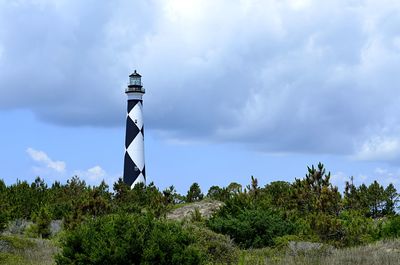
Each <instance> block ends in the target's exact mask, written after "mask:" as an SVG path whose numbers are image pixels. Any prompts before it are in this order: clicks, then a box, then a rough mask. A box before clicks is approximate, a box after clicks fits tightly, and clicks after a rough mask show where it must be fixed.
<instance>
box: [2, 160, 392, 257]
mask: <svg viewBox="0 0 400 265" xmlns="http://www.w3.org/2000/svg"><path fill="white" fill-rule="evenodd" d="M330 178H331V175H330V173H329V172H326V170H325V168H324V166H323V164H321V163H319V164H318V165H317V166H316V167H314V166H311V167H308V170H307V173H306V175H305V177H304V178H302V179H295V181H293V182H291V183H290V182H284V181H276V182H271V183H269V184H267V185H265V186H264V187H260V186H259V184H258V180H257V179H256V178H254V177H252V178H251V183H250V184H249V185H247V186H246V187H242V186H241V185H240V184H238V183H231V184H229V185H228V186H227V187H218V186H212V187H211V188H210V189H209V190H208V192H207V194H205V195H204V194H203V193H202V191H201V189H200V186H199V185H198V184H197V183H194V184H193V185H192V186H191V187H190V189H189V190H188V191H187V193H186V194H185V195H181V194H179V193H177V192H176V190H175V188H174V187H173V186H171V187H169V188H167V189H165V190H162V191H160V190H159V189H158V188H157V187H156V186H155V185H154V184H153V183H150V184H149V185H147V186H144V185H142V184H139V185H136V186H135V187H134V188H133V189H130V188H129V187H128V186H127V185H125V184H124V183H123V181H122V180H121V179H119V180H118V181H117V182H116V183H114V185H113V187H112V189H110V188H109V187H108V186H107V185H106V183H104V182H102V183H101V184H100V185H98V186H89V185H87V184H86V183H85V182H84V181H83V180H81V179H79V178H78V177H73V178H71V179H70V180H68V181H67V183H66V184H61V183H60V182H54V183H53V184H52V185H51V186H48V185H47V184H46V183H45V182H44V180H43V179H41V178H36V180H35V181H34V182H33V183H31V184H29V183H27V182H26V181H17V183H15V184H12V185H10V186H7V185H5V183H4V181H2V180H0V229H5V228H6V227H7V224H8V223H9V222H10V221H12V220H16V219H27V220H32V221H33V222H34V225H33V227H31V228H30V231H31V233H32V232H33V233H34V234H36V235H37V236H41V237H48V236H49V235H50V230H49V224H50V222H51V220H56V219H57V220H62V221H63V227H64V229H65V231H67V232H65V235H64V237H63V239H62V246H63V251H62V253H61V254H60V255H59V256H58V257H57V263H58V264H204V263H207V262H211V263H212V262H219V263H223V264H230V262H233V261H234V260H235V258H236V257H237V256H236V254H237V253H236V252H235V248H237V247H239V248H243V249H247V248H262V247H281V246H285V245H286V244H287V243H288V242H289V241H312V242H324V243H327V244H331V245H334V246H336V247H345V246H354V245H360V244H366V243H370V242H373V241H376V240H380V239H383V238H389V237H397V236H399V235H400V217H399V216H398V214H397V209H398V203H399V194H398V193H397V191H396V189H395V187H394V186H393V185H392V184H390V185H388V186H387V187H383V186H382V185H381V184H379V183H378V182H377V181H374V182H373V183H371V184H370V185H368V186H367V185H365V184H361V185H359V186H356V185H354V184H353V180H352V178H350V179H349V181H348V182H346V185H345V190H344V192H343V194H342V193H340V192H339V191H338V188H337V187H335V186H333V185H332V183H331V180H330ZM203 199H208V200H218V201H222V202H224V206H223V207H222V208H221V209H220V210H219V211H217V212H216V213H215V214H214V215H213V216H212V217H211V218H210V219H208V220H205V219H204V218H202V216H201V214H200V213H199V212H198V211H196V212H194V213H193V214H192V217H191V218H190V220H188V222H183V223H182V222H180V223H179V222H173V221H168V220H166V218H165V216H166V214H167V212H169V211H170V210H171V209H174V208H177V207H179V205H181V204H185V203H190V202H195V201H200V200H203ZM228 236H229V238H231V239H233V242H234V244H235V245H231V241H230V240H229V238H228ZM182 253H185V254H182ZM235 253H236V254H235Z"/></svg>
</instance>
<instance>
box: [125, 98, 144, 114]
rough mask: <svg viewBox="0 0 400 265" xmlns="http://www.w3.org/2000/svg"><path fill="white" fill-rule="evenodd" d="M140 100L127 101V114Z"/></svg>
mask: <svg viewBox="0 0 400 265" xmlns="http://www.w3.org/2000/svg"><path fill="white" fill-rule="evenodd" d="M140 101H141V100H137V99H131V100H128V113H129V112H131V110H132V109H133V108H134V107H135V106H136V104H137V103H138V102H140Z"/></svg>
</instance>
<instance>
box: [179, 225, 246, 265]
mask: <svg viewBox="0 0 400 265" xmlns="http://www.w3.org/2000/svg"><path fill="white" fill-rule="evenodd" d="M186 229H187V230H188V231H189V232H190V233H191V234H193V235H194V236H195V237H196V243H195V245H196V246H197V247H198V248H200V249H201V250H202V251H203V252H204V253H206V255H207V260H209V261H210V262H212V264H237V261H238V258H239V256H238V254H239V252H238V249H237V247H236V246H235V244H234V243H233V242H232V240H231V239H230V238H229V237H228V236H225V235H221V234H217V233H215V232H213V231H211V230H209V229H208V228H206V227H202V226H198V225H191V224H188V225H187V226H186Z"/></svg>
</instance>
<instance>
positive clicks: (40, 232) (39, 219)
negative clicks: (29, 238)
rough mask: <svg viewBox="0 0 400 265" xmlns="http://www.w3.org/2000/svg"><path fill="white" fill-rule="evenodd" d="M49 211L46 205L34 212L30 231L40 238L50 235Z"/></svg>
mask: <svg viewBox="0 0 400 265" xmlns="http://www.w3.org/2000/svg"><path fill="white" fill-rule="evenodd" d="M51 219H52V218H51V213H50V211H49V209H48V207H47V206H42V207H41V208H40V209H39V211H38V212H37V213H35V214H34V217H33V220H34V222H35V223H34V224H33V225H32V226H31V231H30V232H31V233H34V234H36V235H37V236H40V237H42V238H48V237H49V236H50V223H51Z"/></svg>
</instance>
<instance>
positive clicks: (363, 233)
mask: <svg viewBox="0 0 400 265" xmlns="http://www.w3.org/2000/svg"><path fill="white" fill-rule="evenodd" d="M339 217H340V224H341V225H340V229H341V233H342V237H341V238H340V240H337V241H338V242H339V243H340V245H341V246H356V245H361V244H367V243H370V242H373V241H374V240H376V239H378V238H379V232H378V228H377V226H376V224H375V223H374V220H373V219H372V218H370V217H365V216H364V215H363V214H362V212H357V211H354V210H347V211H343V212H342V213H341V214H340V216H339Z"/></svg>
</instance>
